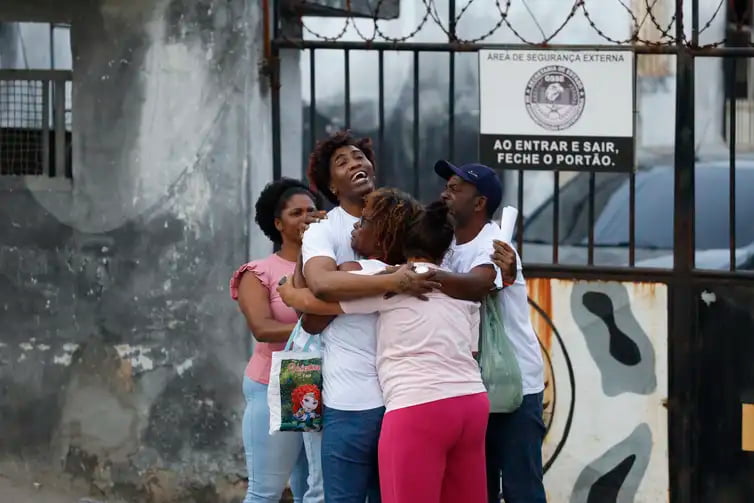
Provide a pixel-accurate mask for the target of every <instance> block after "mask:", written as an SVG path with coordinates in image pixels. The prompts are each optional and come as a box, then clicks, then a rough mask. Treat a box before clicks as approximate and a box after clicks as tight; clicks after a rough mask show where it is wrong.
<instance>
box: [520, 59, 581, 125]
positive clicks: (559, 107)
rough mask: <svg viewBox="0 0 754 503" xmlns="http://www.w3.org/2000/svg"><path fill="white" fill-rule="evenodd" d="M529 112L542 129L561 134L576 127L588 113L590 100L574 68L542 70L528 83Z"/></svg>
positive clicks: (548, 67)
mask: <svg viewBox="0 0 754 503" xmlns="http://www.w3.org/2000/svg"><path fill="white" fill-rule="evenodd" d="M525 101H526V111H527V112H529V117H531V118H532V120H533V121H534V122H536V123H537V124H538V125H539V126H541V127H543V128H545V129H549V130H550V131H560V130H563V129H568V128H569V127H571V126H573V125H574V124H575V123H576V121H577V120H579V117H581V112H583V111H584V103H585V102H586V97H585V94H584V85H583V84H582V83H581V79H580V78H579V76H578V75H576V73H574V72H573V70H571V69H570V68H566V67H565V66H560V65H554V66H545V67H544V68H540V69H539V70H537V72H536V73H535V74H534V75H532V76H531V78H530V79H529V82H528V83H527V84H526V94H525Z"/></svg>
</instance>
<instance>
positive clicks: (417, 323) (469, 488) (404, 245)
mask: <svg viewBox="0 0 754 503" xmlns="http://www.w3.org/2000/svg"><path fill="white" fill-rule="evenodd" d="M380 192H381V191H377V192H376V193H375V195H374V196H368V197H367V205H366V206H365V208H364V212H363V216H362V219H361V222H360V224H359V225H357V226H356V227H355V229H354V231H353V245H354V249H355V250H356V251H357V252H359V253H361V254H362V255H364V256H373V257H376V258H383V259H384V258H386V257H387V256H388V255H390V254H394V256H395V257H398V256H399V255H403V257H405V258H406V260H407V261H408V262H410V263H413V264H415V265H416V266H417V267H418V266H421V267H423V268H427V269H440V264H441V263H442V261H443V258H444V256H445V253H446V252H447V250H448V248H449V247H450V244H451V242H452V240H453V235H454V228H453V222H452V220H451V218H450V216H449V208H448V206H447V205H446V204H445V203H444V202H442V201H438V202H435V203H432V204H430V205H429V206H427V207H426V208H424V209H421V208H419V209H418V211H414V212H412V213H413V216H412V217H411V218H410V219H408V220H402V221H399V220H398V218H399V217H397V215H396V212H395V211H394V209H395V207H396V205H394V204H393V203H392V201H390V200H389V198H387V197H384V198H381V197H380V196H381V195H382V194H385V192H386V190H385V189H382V194H381V193H380ZM378 210H379V211H378ZM403 257H401V258H403ZM365 262H368V261H365V260H360V261H358V262H357V264H358V266H361V265H363V264H364V263H365ZM371 262H376V263H381V264H382V267H383V269H384V268H385V266H386V264H385V263H384V260H383V261H382V262H378V260H376V259H372V260H371ZM344 265H345V266H346V269H348V270H351V271H353V270H358V269H359V267H358V266H349V265H348V264H344ZM370 269H371V271H372V272H373V271H374V267H373V266H371V267H370ZM364 270H366V268H364ZM278 291H279V292H280V294H281V297H282V298H283V300H284V301H285V302H286V303H287V304H288V305H291V306H293V307H295V308H296V309H298V310H301V311H304V312H307V313H314V314H318V315H339V316H340V315H342V316H358V315H361V316H364V315H370V314H376V313H378V314H379V323H378V324H377V327H378V330H377V356H376V367H377V375H378V378H379V383H380V386H381V389H382V394H383V399H384V402H385V407H386V412H385V416H384V419H383V422H382V425H381V431H380V438H379V477H380V492H381V498H382V501H383V502H384V503H457V502H459V501H463V502H468V503H486V501H487V486H486V468H485V456H484V439H485V431H486V428H487V417H488V415H489V401H488V399H487V392H486V390H485V387H484V384H483V383H482V377H481V374H480V371H479V366H478V365H477V363H476V360H475V359H474V356H473V353H474V352H476V351H477V342H478V335H479V304H478V303H477V302H472V301H466V300H460V299H455V298H452V297H450V296H448V295H446V294H444V293H442V292H440V291H432V292H430V293H428V294H426V298H425V299H420V298H417V297H413V296H409V295H396V296H393V297H389V298H386V296H384V295H379V296H373V297H364V298H361V299H357V300H349V301H341V302H339V303H335V302H325V301H322V300H319V299H317V298H316V297H315V296H314V295H313V294H312V293H311V292H310V291H309V290H307V289H296V288H292V287H291V286H289V285H288V282H287V281H284V282H283V284H282V285H281V286H280V287H278ZM325 365H327V363H325ZM325 418H327V412H326V413H325ZM325 431H327V425H326V426H325ZM324 462H325V464H324V466H323V469H324V470H325V471H326V470H327V464H326V463H327V461H326V459H325V460H324Z"/></svg>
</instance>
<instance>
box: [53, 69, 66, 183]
mask: <svg viewBox="0 0 754 503" xmlns="http://www.w3.org/2000/svg"><path fill="white" fill-rule="evenodd" d="M54 82H55V84H54V86H55V88H54V93H53V95H52V98H53V106H54V107H55V113H54V114H53V127H54V130H55V177H56V178H64V177H65V159H66V155H65V80H63V79H56V80H55V81H54Z"/></svg>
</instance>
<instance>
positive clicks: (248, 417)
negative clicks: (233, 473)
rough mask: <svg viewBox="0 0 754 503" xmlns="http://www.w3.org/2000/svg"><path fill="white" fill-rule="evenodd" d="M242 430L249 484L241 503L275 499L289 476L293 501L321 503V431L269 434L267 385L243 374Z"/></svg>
mask: <svg viewBox="0 0 754 503" xmlns="http://www.w3.org/2000/svg"><path fill="white" fill-rule="evenodd" d="M243 394H244V397H245V398H246V409H245V410H244V413H243V423H242V434H243V446H244V450H245V451H246V468H247V470H248V472H249V488H248V490H247V492H246V498H245V499H244V500H243V501H244V503H278V502H279V501H280V497H281V495H282V494H283V490H284V489H285V484H286V482H288V478H289V477H290V483H291V492H293V501H295V502H296V503H322V502H323V501H324V499H325V498H324V494H323V490H322V470H321V465H320V458H321V454H320V451H321V442H322V434H321V433H296V432H288V431H286V432H276V433H274V434H272V435H270V409H269V407H268V405H267V385H266V384H262V383H258V382H255V381H252V380H251V379H249V378H248V377H246V376H244V378H243Z"/></svg>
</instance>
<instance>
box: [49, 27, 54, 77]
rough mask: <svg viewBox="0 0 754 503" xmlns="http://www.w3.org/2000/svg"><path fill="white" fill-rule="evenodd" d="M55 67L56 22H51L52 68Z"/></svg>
mask: <svg viewBox="0 0 754 503" xmlns="http://www.w3.org/2000/svg"><path fill="white" fill-rule="evenodd" d="M54 69H55V23H50V70H54Z"/></svg>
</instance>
